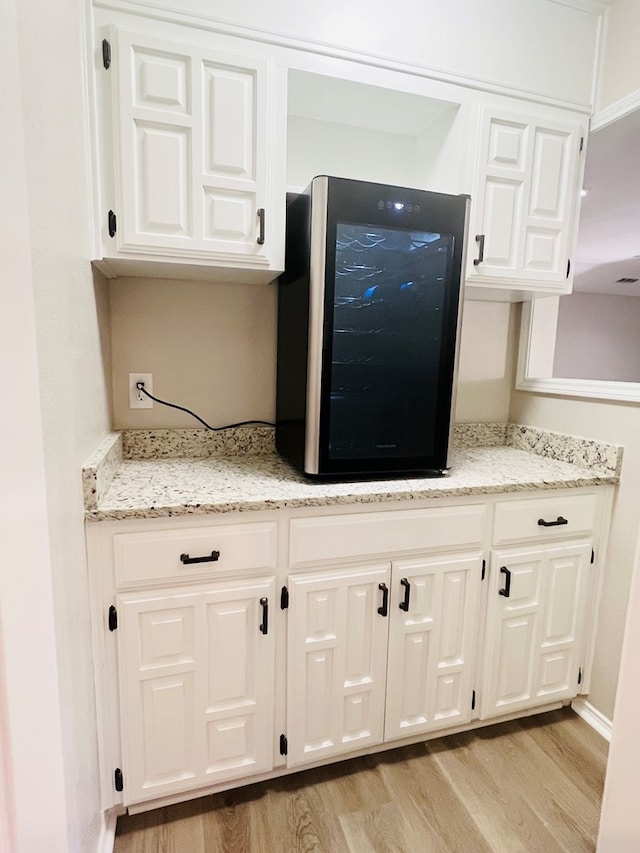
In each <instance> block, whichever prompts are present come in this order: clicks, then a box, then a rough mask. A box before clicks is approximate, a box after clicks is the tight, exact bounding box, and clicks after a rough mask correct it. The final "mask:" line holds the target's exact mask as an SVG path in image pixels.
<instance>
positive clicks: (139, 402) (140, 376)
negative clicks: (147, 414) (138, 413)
mask: <svg viewBox="0 0 640 853" xmlns="http://www.w3.org/2000/svg"><path fill="white" fill-rule="evenodd" d="M136 382H144V387H145V388H146V389H147V391H148V392H149V393H150V394H153V374H151V373H130V374H129V408H130V409H153V400H151V399H150V398H149V397H147V395H146V394H144V393H143V392H142V391H139V390H138V389H137V388H136Z"/></svg>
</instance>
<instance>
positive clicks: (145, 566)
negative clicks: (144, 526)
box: [113, 523, 276, 587]
mask: <svg viewBox="0 0 640 853" xmlns="http://www.w3.org/2000/svg"><path fill="white" fill-rule="evenodd" d="M113 549H114V560H115V567H116V585H117V586H118V587H123V586H127V585H131V584H133V583H140V582H145V581H158V580H163V579H166V580H180V579H182V578H194V577H201V576H203V575H211V574H213V575H218V574H222V573H223V572H229V571H237V570H247V569H274V568H275V565H276V524H275V523H273V524H271V523H264V524H233V525H232V524H228V525H220V526H219V527H218V526H216V527H202V528H198V529H193V530H185V529H182V530H159V531H158V532H157V533H148V532H145V533H120V534H116V535H115V536H114V543H113ZM212 552H213V557H212ZM200 558H209V559H207V560H202V561H201V562H200V561H199V559H200ZM192 561H194V562H192Z"/></svg>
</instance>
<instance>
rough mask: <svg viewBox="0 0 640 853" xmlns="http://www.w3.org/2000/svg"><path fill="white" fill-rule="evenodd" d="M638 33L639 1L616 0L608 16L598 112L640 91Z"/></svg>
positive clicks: (639, 28) (639, 22)
mask: <svg viewBox="0 0 640 853" xmlns="http://www.w3.org/2000/svg"><path fill="white" fill-rule="evenodd" d="M638 33H640V3H638V0H615V2H614V3H612V4H611V6H610V7H609V9H607V12H606V29H605V38H604V45H603V62H602V67H601V72H600V75H599V80H598V99H597V103H596V108H597V109H598V110H602V109H604V108H605V107H608V106H610V105H611V104H612V103H614V102H615V101H618V100H620V98H624V97H625V96H626V95H628V94H630V93H631V92H634V91H636V90H638V89H640V52H639V51H638Z"/></svg>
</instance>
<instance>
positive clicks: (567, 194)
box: [467, 109, 582, 292]
mask: <svg viewBox="0 0 640 853" xmlns="http://www.w3.org/2000/svg"><path fill="white" fill-rule="evenodd" d="M581 133H582V130H581V124H580V122H579V121H578V120H576V121H575V122H573V123H572V122H571V121H570V120H568V121H565V122H558V121H555V120H554V121H545V120H538V119H535V118H532V117H531V116H527V115H524V114H523V115H518V114H516V113H505V112H499V111H495V110H489V109H485V111H484V112H483V117H482V124H481V132H480V140H479V152H478V166H477V176H476V188H475V195H474V197H473V198H474V201H473V210H474V213H473V224H472V231H471V237H472V241H473V237H474V236H476V235H478V236H479V237H480V238H481V240H483V246H482V247H481V245H480V244H478V245H477V246H475V247H474V246H473V244H472V246H471V248H470V252H469V262H468V276H467V280H468V283H470V284H473V283H474V282H477V283H482V284H486V280H491V281H493V282H495V283H498V284H500V283H501V282H503V283H504V284H508V285H510V286H514V285H517V283H518V282H520V283H521V284H522V286H523V287H525V288H527V289H531V286H532V285H535V286H537V287H538V288H539V289H540V290H542V291H548V292H568V290H569V289H570V284H569V282H568V281H567V277H568V274H569V273H568V261H569V257H570V251H571V249H572V245H573V240H574V237H575V232H576V217H577V215H578V198H579V196H578V189H579V188H578V179H579V177H580V173H581V170H580V169H579V165H580V151H581V144H582V143H581ZM480 252H482V254H483V259H482V262H481V263H474V260H475V261H477V260H478V259H479V257H480Z"/></svg>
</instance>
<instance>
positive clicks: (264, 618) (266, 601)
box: [260, 596, 269, 634]
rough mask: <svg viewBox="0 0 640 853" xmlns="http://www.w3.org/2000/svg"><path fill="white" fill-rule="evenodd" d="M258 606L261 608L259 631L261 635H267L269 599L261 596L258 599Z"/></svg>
mask: <svg viewBox="0 0 640 853" xmlns="http://www.w3.org/2000/svg"><path fill="white" fill-rule="evenodd" d="M260 606H261V607H262V625H260V631H261V632H262V633H263V634H268V633H269V599H268V598H267V597H266V596H263V597H262V598H261V599H260Z"/></svg>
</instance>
